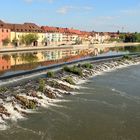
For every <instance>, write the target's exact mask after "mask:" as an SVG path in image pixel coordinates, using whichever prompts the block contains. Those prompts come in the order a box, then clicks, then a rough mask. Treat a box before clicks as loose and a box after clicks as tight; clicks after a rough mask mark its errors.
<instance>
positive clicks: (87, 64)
mask: <svg viewBox="0 0 140 140" xmlns="http://www.w3.org/2000/svg"><path fill="white" fill-rule="evenodd" d="M82 67H83V68H86V69H93V65H92V64H90V63H85V64H83V65H82Z"/></svg>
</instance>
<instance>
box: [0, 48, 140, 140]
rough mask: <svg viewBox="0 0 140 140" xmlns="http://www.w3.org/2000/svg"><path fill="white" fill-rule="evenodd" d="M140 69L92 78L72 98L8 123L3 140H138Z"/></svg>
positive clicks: (2, 134) (1, 138)
mask: <svg viewBox="0 0 140 140" xmlns="http://www.w3.org/2000/svg"><path fill="white" fill-rule="evenodd" d="M125 51H126V50H125ZM112 52H114V51H113V50H112V51H110V52H108V53H107V55H109V54H110V53H112ZM103 55H104V54H103ZM139 69H140V65H133V66H129V67H126V68H122V69H117V70H115V71H111V72H106V73H102V74H101V75H98V76H95V77H93V78H91V79H89V80H88V81H86V82H85V83H83V84H80V85H79V87H80V89H79V90H75V91H74V92H73V95H70V96H64V97H63V98H62V99H61V100H59V101H58V102H56V103H54V104H51V105H49V106H48V107H47V108H39V109H38V110H37V111H35V112H34V113H32V114H29V115H28V116H27V118H24V119H23V120H18V121H15V122H10V121H9V123H8V127H9V128H8V129H6V130H4V131H0V140H139V139H140V133H139V131H140V92H139V91H140V86H139V83H140V73H139Z"/></svg>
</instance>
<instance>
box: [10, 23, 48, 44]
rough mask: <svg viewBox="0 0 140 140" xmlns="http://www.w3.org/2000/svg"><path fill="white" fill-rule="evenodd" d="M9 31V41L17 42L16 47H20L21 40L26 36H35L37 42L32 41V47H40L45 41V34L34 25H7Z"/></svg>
mask: <svg viewBox="0 0 140 140" xmlns="http://www.w3.org/2000/svg"><path fill="white" fill-rule="evenodd" d="M7 25H8V27H9V28H10V30H11V37H10V40H11V42H13V40H17V45H18V46H19V45H22V43H21V38H22V37H23V36H25V35H27V34H35V35H37V36H38V40H37V41H34V42H33V44H32V46H42V45H44V44H43V42H44V40H45V33H44V32H43V30H42V29H41V28H40V27H39V26H37V25H36V24H34V23H24V24H9V23H8V24H7Z"/></svg>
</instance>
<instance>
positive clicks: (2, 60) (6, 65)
mask: <svg viewBox="0 0 140 140" xmlns="http://www.w3.org/2000/svg"><path fill="white" fill-rule="evenodd" d="M126 52H127V53H129V52H140V46H128V47H115V48H105V49H104V50H103V49H102V50H100V52H99V54H100V55H115V54H119V53H126ZM93 55H95V49H90V50H89V49H86V50H79V49H77V50H76V49H74V50H72V49H69V50H68V49H65V50H48V51H42V52H41V51H38V52H29V53H15V54H4V55H0V76H1V75H8V74H11V73H17V72H19V71H25V70H31V69H35V68H38V67H42V66H47V65H50V64H57V63H61V62H68V61H72V60H76V59H78V58H82V57H85V56H93Z"/></svg>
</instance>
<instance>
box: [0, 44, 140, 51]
mask: <svg viewBox="0 0 140 140" xmlns="http://www.w3.org/2000/svg"><path fill="white" fill-rule="evenodd" d="M138 45H140V43H109V44H90V45H89V44H82V45H62V46H57V45H56V46H45V47H44V46H43V47H42V46H39V47H15V48H2V47H0V53H16V52H32V51H43V50H44V51H47V50H59V49H60V50H72V49H73V50H75V49H76V50H77V49H78V50H84V49H98V51H100V50H103V49H105V48H112V47H124V46H138Z"/></svg>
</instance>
